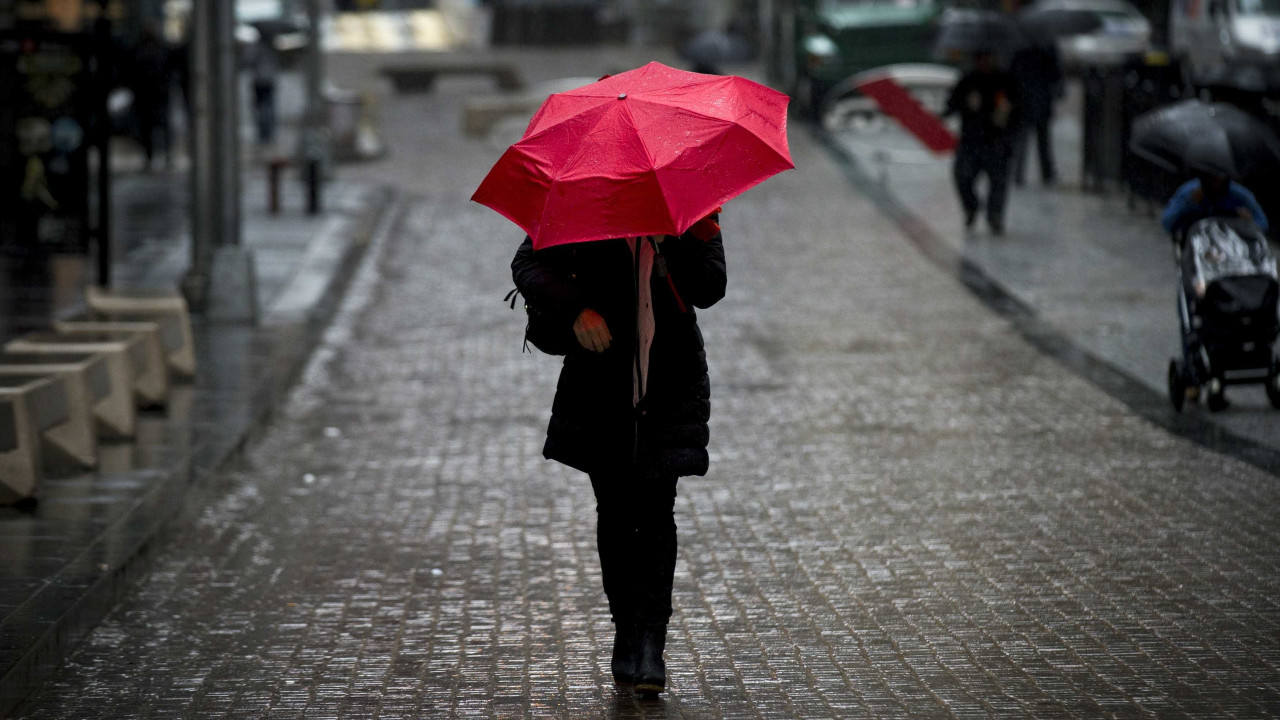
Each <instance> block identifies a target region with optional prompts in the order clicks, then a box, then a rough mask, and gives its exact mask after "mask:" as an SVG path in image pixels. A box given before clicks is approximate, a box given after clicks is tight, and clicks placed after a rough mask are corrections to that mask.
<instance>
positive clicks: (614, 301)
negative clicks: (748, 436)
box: [511, 214, 726, 693]
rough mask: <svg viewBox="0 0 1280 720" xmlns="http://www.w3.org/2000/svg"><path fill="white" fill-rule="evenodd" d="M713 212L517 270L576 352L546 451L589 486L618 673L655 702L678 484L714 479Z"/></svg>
mask: <svg viewBox="0 0 1280 720" xmlns="http://www.w3.org/2000/svg"><path fill="white" fill-rule="evenodd" d="M718 220H719V216H718V215H716V214H713V215H711V216H710V217H708V218H706V219H704V220H701V221H699V223H697V224H696V225H695V226H694V227H693V228H691V229H690V231H689V232H687V233H685V234H684V235H682V236H680V237H665V238H664V237H641V238H620V239H614V240H603V241H597V242H589V243H577V244H572V245H562V246H557V247H552V248H547V249H545V250H540V251H537V252H535V251H534V250H533V245H532V243H531V242H530V241H529V239H528V238H526V239H525V241H524V243H523V244H522V245H521V247H520V249H519V251H517V253H516V257H515V259H514V260H513V261H512V263H511V269H512V275H513V277H514V279H515V282H516V287H518V288H519V289H520V292H521V293H522V294H523V295H524V297H525V298H526V300H527V301H528V302H529V303H530V305H531V306H534V307H537V308H538V310H539V311H540V312H541V313H543V315H544V317H545V318H546V320H547V322H550V323H554V324H555V325H556V327H557V328H558V331H559V332H560V333H561V334H562V336H563V338H564V339H565V343H566V346H571V347H572V349H570V350H569V351H568V352H567V353H566V354H565V359H564V367H563V369H562V370H561V373H560V382H559V385H558V386H557V389H556V396H555V400H554V402H553V404H552V408H551V422H550V424H549V426H548V429H547V441H546V445H545V446H544V448H543V455H544V456H545V457H547V458H548V459H551V460H556V461H558V462H561V463H564V464H565V465H568V466H570V467H572V468H576V469H578V470H581V471H583V472H585V473H587V474H588V475H590V477H591V487H592V489H593V490H594V491H595V497H596V513H597V522H598V525H597V543H598V545H599V551H600V569H601V574H602V575H603V580H604V590H605V595H606V596H607V597H608V600H609V611H610V613H611V614H612V616H613V622H614V625H615V633H616V634H615V638H614V646H613V662H612V671H613V675H614V678H615V679H616V680H617V681H618V682H620V683H624V684H626V683H632V682H634V686H635V689H636V691H637V692H645V693H652V692H657V691H660V690H662V689H663V687H664V685H665V682H666V674H665V672H666V671H665V665H664V664H663V659H662V652H663V647H664V645H665V642H666V628H667V622H668V620H669V619H670V617H671V611H672V608H671V588H672V583H673V579H674V575H675V564H676V525H675V516H674V507H675V497H676V481H677V480H678V478H680V477H681V476H685V475H704V474H706V472H707V464H708V458H707V441H708V437H709V432H708V428H707V421H708V420H709V419H710V416H711V385H710V381H709V380H708V377H707V361H706V353H705V352H704V350H703V344H702V333H701V331H700V330H699V329H698V323H697V316H696V314H695V312H694V308H695V307H698V308H706V307H710V306H711V305H713V304H714V303H715V302H717V301H718V300H720V298H721V297H723V296H724V292H725V282H726V274H725V261H724V244H723V242H722V240H721V237H720V228H719V225H718Z"/></svg>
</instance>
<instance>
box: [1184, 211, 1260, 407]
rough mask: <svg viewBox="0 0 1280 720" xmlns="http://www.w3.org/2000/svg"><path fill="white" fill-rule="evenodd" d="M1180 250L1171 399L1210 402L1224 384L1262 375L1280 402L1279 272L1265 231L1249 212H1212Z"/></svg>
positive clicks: (1219, 398) (1217, 401) (1222, 400)
mask: <svg viewBox="0 0 1280 720" xmlns="http://www.w3.org/2000/svg"><path fill="white" fill-rule="evenodd" d="M1174 251H1175V253H1176V255H1177V257H1178V288H1179V293H1178V317H1179V319H1180V320H1181V321H1182V357H1180V358H1174V359H1173V360H1172V361H1170V362H1169V399H1170V400H1171V401H1172V402H1173V408H1174V410H1176V411H1177V412H1182V405H1183V403H1184V401H1185V400H1187V399H1188V398H1190V399H1192V400H1193V401H1194V400H1196V399H1198V398H1200V397H1202V396H1207V404H1208V406H1209V409H1210V410H1212V411H1214V412H1217V411H1219V410H1222V409H1224V408H1225V407H1226V406H1227V401H1226V396H1225V395H1224V390H1225V388H1226V386H1227V385H1243V384H1248V383H1266V386H1267V398H1268V399H1269V400H1270V401H1271V405H1272V407H1275V408H1277V409H1280V359H1278V358H1277V357H1276V355H1275V354H1274V353H1273V351H1272V344H1273V343H1274V342H1275V340H1276V336H1277V334H1280V319H1277V315H1276V305H1277V302H1278V296H1280V278H1278V276H1277V273H1276V259H1275V257H1274V256H1273V255H1272V254H1271V251H1270V249H1269V248H1268V247H1267V239H1266V237H1265V236H1264V235H1263V233H1262V232H1261V231H1260V230H1259V229H1258V227H1257V225H1255V224H1254V223H1253V222H1252V221H1251V220H1246V219H1243V218H1228V217H1216V218H1208V219H1205V220H1200V221H1198V222H1196V223H1195V224H1193V225H1192V226H1191V227H1190V228H1189V229H1188V230H1187V232H1186V234H1185V235H1184V236H1183V238H1182V239H1181V241H1178V240H1175V242H1174Z"/></svg>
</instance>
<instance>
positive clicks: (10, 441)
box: [0, 398, 18, 462]
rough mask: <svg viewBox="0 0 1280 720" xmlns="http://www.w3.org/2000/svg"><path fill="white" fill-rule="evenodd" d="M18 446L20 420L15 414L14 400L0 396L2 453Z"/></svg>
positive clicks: (0, 445)
mask: <svg viewBox="0 0 1280 720" xmlns="http://www.w3.org/2000/svg"><path fill="white" fill-rule="evenodd" d="M17 447H18V420H17V418H16V417H15V415H14V410H13V401H12V400H9V399H6V398H0V454H3V453H7V452H9V451H10V450H14V449H16V448H17ZM0 462H3V461H0Z"/></svg>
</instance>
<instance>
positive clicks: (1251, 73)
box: [1195, 58, 1280, 97]
mask: <svg viewBox="0 0 1280 720" xmlns="http://www.w3.org/2000/svg"><path fill="white" fill-rule="evenodd" d="M1195 84H1196V85H1199V86H1200V87H1205V88H1209V89H1210V90H1215V91H1219V92H1221V91H1224V90H1225V91H1228V92H1235V93H1240V94H1244V95H1258V96H1264V97H1280V63H1276V62H1274V61H1273V62H1270V63H1268V62H1264V61H1261V60H1252V59H1240V58H1235V59H1232V60H1229V61H1227V62H1225V63H1223V64H1222V65H1220V66H1219V67H1217V68H1215V69H1213V70H1211V71H1209V72H1207V73H1204V74H1202V75H1201V76H1200V77H1198V78H1196V81H1195Z"/></svg>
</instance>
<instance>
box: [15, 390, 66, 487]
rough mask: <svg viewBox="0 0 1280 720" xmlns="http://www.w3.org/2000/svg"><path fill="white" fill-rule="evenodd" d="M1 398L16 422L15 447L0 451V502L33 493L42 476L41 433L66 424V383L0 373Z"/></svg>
mask: <svg viewBox="0 0 1280 720" xmlns="http://www.w3.org/2000/svg"><path fill="white" fill-rule="evenodd" d="M0 398H3V399H5V400H8V401H9V402H10V404H11V407H12V408H13V410H14V413H13V418H14V425H16V432H15V433H14V435H15V439H16V440H17V443H16V444H17V447H16V448H14V449H13V450H11V451H9V452H6V453H0V503H4V504H11V503H15V502H18V501H20V500H25V499H27V498H29V497H31V496H32V495H33V494H35V489H36V485H37V484H39V482H40V480H41V478H42V477H43V476H44V468H43V466H44V456H43V453H42V452H41V445H42V439H41V437H40V436H41V434H42V433H45V432H47V431H49V430H54V429H58V428H60V427H61V426H63V425H66V424H67V420H68V412H67V410H68V405H67V396H66V384H65V383H64V382H63V380H62V378H60V377H57V376H53V375H46V376H39V375H0Z"/></svg>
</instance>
